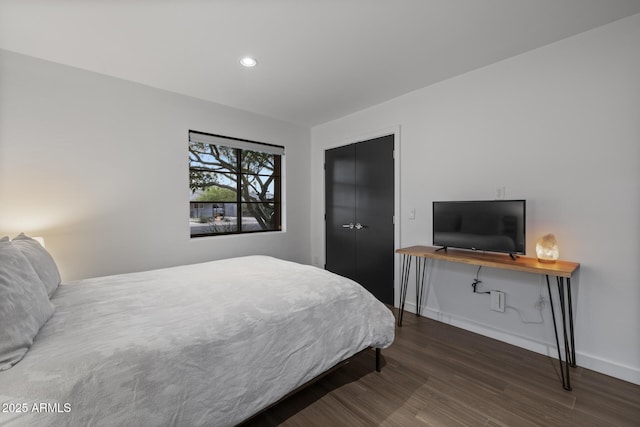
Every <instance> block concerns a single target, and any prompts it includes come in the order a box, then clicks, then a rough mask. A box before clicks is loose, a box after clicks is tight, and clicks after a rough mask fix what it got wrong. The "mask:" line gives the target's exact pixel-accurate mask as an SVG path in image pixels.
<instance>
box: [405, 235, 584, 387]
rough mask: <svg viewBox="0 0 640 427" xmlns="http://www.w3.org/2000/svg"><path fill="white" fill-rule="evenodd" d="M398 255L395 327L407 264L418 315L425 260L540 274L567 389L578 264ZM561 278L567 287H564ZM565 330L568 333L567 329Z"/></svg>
mask: <svg viewBox="0 0 640 427" xmlns="http://www.w3.org/2000/svg"><path fill="white" fill-rule="evenodd" d="M396 253H398V254H400V255H402V261H401V271H400V280H401V282H400V313H399V315H398V326H402V318H403V316H404V304H405V301H406V299H407V286H408V284H409V270H410V269H411V262H412V260H413V259H414V258H415V259H416V269H415V270H416V312H417V313H416V314H418V315H420V310H421V305H422V304H421V302H422V297H423V295H422V294H423V290H424V281H425V276H426V273H427V270H428V268H429V261H431V260H441V261H447V262H456V263H463V264H471V265H477V266H483V267H491V268H499V269H503V270H514V271H524V272H527V273H534V274H542V275H544V276H545V277H546V279H547V290H548V291H549V301H550V305H551V316H552V318H553V330H554V332H555V336H556V346H557V348H558V361H559V363H560V375H561V377H562V387H564V389H565V390H571V382H570V378H569V367H570V366H571V367H574V368H575V367H576V351H575V338H574V334H573V308H572V304H571V277H572V276H573V273H574V272H575V271H576V270H577V269H578V268H579V267H580V264H579V263H576V262H569V261H556V262H554V263H542V262H539V261H538V260H537V258H531V257H524V256H519V257H517V258H516V259H515V260H514V259H512V258H511V257H509V255H506V254H495V253H484V252H472V251H463V250H453V249H447V250H439V249H438V248H435V247H432V246H411V247H408V248H402V249H398V250H396ZM549 276H555V278H556V282H557V285H558V297H559V299H560V304H559V305H560V312H561V322H562V332H563V338H564V349H565V351H564V353H565V355H564V366H563V360H562V356H561V351H560V340H559V338H558V326H557V323H556V314H555V309H554V306H553V296H552V294H551V284H550V283H549ZM565 279H567V285H566V287H565ZM567 329H568V330H567Z"/></svg>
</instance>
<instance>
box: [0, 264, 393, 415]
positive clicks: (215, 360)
mask: <svg viewBox="0 0 640 427" xmlns="http://www.w3.org/2000/svg"><path fill="white" fill-rule="evenodd" d="M52 302H53V303H54V305H55V306H56V312H55V314H54V315H53V317H52V318H51V319H50V320H49V321H48V323H47V324H46V325H45V326H44V327H43V328H42V329H41V330H40V333H39V334H38V336H37V337H36V341H35V343H34V345H33V347H32V348H31V349H30V350H29V352H28V353H27V355H26V356H25V357H24V359H23V360H22V361H21V362H19V363H18V364H17V365H16V366H14V367H13V368H11V369H9V370H7V371H3V372H0V404H1V405H2V407H0V425H5V423H6V424H8V425H20V426H21V425H29V426H58V425H74V426H75V425H82V426H85V425H95V426H113V425H144V426H166V425H176V426H187V425H188V426H192V425H215V426H228V425H235V424H237V423H238V422H240V421H242V420H244V419H246V418H248V417H250V416H251V415H253V414H255V413H256V412H258V411H260V410H261V409H263V408H265V407H266V406H268V405H269V404H271V403H273V402H275V401H277V400H278V399H279V398H280V397H282V396H283V395H285V394H287V393H288V392H289V391H291V390H293V389H295V388H296V387H298V386H300V385H302V384H304V383H305V382H307V381H308V380H310V379H312V378H314V377H315V376H317V375H319V374H320V373H322V372H324V371H325V370H327V369H328V368H330V367H332V366H333V365H335V364H337V363H339V362H340V361H342V360H344V359H346V358H348V357H350V356H351V355H353V354H355V353H357V352H358V351H360V350H362V349H364V348H366V347H369V346H373V347H378V348H384V347H387V346H388V345H390V344H391V342H392V341H393V338H394V318H393V315H392V313H391V311H390V310H389V309H388V308H387V307H386V306H384V305H383V304H381V303H380V302H379V301H378V300H376V299H375V298H374V297H373V296H372V295H371V294H369V293H368V292H367V291H366V290H365V289H364V288H362V287H361V286H360V285H358V284H356V283H355V282H353V281H351V280H348V279H345V278H342V277H340V276H337V275H335V274H332V273H330V272H327V271H324V270H321V269H318V268H315V267H310V266H304V265H300V264H296V263H292V262H287V261H282V260H278V259H275V258H270V257H264V256H252V257H244V258H234V259H228V260H222V261H213V262H209V263H203V264H195V265H188V266H181V267H175V268H169V269H161V270H153V271H147V272H142V273H132V274H123V275H116V276H108V277H102V278H96V279H88V280H81V281H77V282H73V283H68V284H62V285H61V286H60V288H59V289H58V291H57V292H56V294H55V295H54V296H53V298H52Z"/></svg>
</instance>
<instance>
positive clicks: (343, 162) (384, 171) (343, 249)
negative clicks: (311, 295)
mask: <svg viewBox="0 0 640 427" xmlns="http://www.w3.org/2000/svg"><path fill="white" fill-rule="evenodd" d="M325 162H326V165H325V169H326V170H325V209H326V210H325V212H326V260H327V261H326V262H327V264H326V268H327V270H329V271H332V272H334V273H337V274H340V275H342V276H345V277H348V278H350V279H353V280H355V281H357V282H358V283H360V284H361V285H363V286H364V287H365V288H366V289H367V290H369V292H371V293H372V294H373V295H375V296H376V297H377V298H378V299H379V300H380V301H382V302H384V303H386V304H393V259H394V258H393V257H394V255H393V254H394V252H393V244H394V226H393V211H394V172H393V135H389V136H385V137H381V138H376V139H372V140H369V141H363V142H359V143H357V144H351V145H348V146H345V147H339V148H334V149H331V150H327V151H326V152H325Z"/></svg>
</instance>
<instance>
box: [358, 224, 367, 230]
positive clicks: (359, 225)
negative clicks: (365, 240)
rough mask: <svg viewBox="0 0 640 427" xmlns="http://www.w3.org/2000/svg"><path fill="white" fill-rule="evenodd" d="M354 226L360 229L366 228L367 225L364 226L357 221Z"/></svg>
mask: <svg viewBox="0 0 640 427" xmlns="http://www.w3.org/2000/svg"><path fill="white" fill-rule="evenodd" d="M355 227H356V230H362V229H363V228H367V226H366V225H362V224H360V223H357V224H356V225H355Z"/></svg>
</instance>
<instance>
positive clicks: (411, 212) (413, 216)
mask: <svg viewBox="0 0 640 427" xmlns="http://www.w3.org/2000/svg"><path fill="white" fill-rule="evenodd" d="M409 219H416V208H411V209H409Z"/></svg>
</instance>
